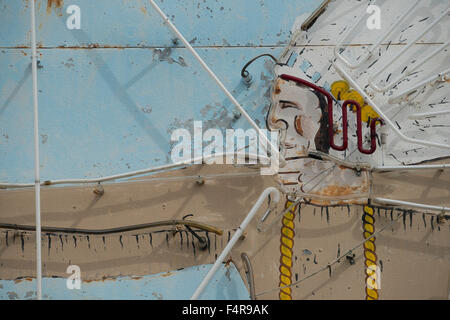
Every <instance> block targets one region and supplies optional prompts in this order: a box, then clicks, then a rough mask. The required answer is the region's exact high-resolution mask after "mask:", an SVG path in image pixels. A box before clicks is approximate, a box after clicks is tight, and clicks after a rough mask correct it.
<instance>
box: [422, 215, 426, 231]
mask: <svg viewBox="0 0 450 320" xmlns="http://www.w3.org/2000/svg"><path fill="white" fill-rule="evenodd" d="M422 220H423V226H424V227H425V228H426V227H427V220H426V219H425V213H422Z"/></svg>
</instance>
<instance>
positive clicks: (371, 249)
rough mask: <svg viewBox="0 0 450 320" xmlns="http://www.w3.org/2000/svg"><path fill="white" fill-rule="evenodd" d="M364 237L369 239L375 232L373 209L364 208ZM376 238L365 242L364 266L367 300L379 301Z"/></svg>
mask: <svg viewBox="0 0 450 320" xmlns="http://www.w3.org/2000/svg"><path fill="white" fill-rule="evenodd" d="M363 230H364V231H363V236H364V239H367V238H369V237H370V236H371V235H372V234H373V233H374V232H375V217H374V214H373V208H372V207H369V206H364V213H363ZM375 250H376V246H375V237H372V238H370V239H369V240H367V241H366V242H364V265H365V270H366V279H365V281H366V282H365V286H366V300H378V287H377V273H376V270H377V254H376V253H375Z"/></svg>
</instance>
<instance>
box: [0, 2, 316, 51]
mask: <svg viewBox="0 0 450 320" xmlns="http://www.w3.org/2000/svg"><path fill="white" fill-rule="evenodd" d="M28 1H29V0H26V1H17V0H0V17H1V19H0V23H1V25H2V29H1V30H5V29H4V28H3V27H6V26H9V28H8V31H9V32H1V33H0V46H11V47H12V46H27V45H29V43H30V39H31V38H30V33H29V25H30V22H29V11H28ZM49 2H52V1H51V0H37V6H36V8H37V10H36V15H37V19H36V26H37V27H38V30H37V31H38V34H37V41H38V42H39V43H41V45H42V46H44V47H54V46H60V45H65V46H78V45H89V44H93V43H98V44H100V45H111V46H128V47H135V46H154V47H165V46H171V45H172V43H171V39H172V38H174V36H173V35H172V34H171V33H170V32H169V30H168V29H167V28H166V27H164V26H163V25H162V24H161V18H160V17H159V16H158V15H157V14H156V13H155V12H154V10H153V8H152V6H151V5H150V3H149V2H148V1H145V0H128V1H115V2H111V1H110V0H96V1H92V0H76V1H75V0H73V1H71V0H65V1H64V4H63V8H56V9H55V6H56V4H55V3H56V2H57V1H55V0H54V1H53V2H52V3H53V6H52V9H51V10H50V11H49V12H48V11H47V4H48V3H49ZM156 2H157V4H158V5H159V6H160V8H161V9H162V10H163V11H164V12H165V13H166V15H167V16H168V17H169V18H170V19H171V20H172V21H173V22H174V23H175V25H176V26H177V27H178V28H179V29H180V30H181V32H182V33H183V34H185V36H186V39H187V40H188V41H191V40H192V43H193V45H195V46H210V45H219V46H261V45H264V46H274V45H279V44H286V43H287V41H288V40H289V32H290V30H291V28H292V26H293V24H294V21H295V18H296V17H297V16H299V15H301V14H303V13H305V12H311V11H313V10H314V9H315V6H317V5H318V4H320V2H321V1H320V0H302V1H298V0H289V1H286V0H285V1H278V0H245V1H242V0H207V1H206V0H196V1H186V0H165V1H161V0H157V1H156ZM71 4H76V5H78V6H79V7H80V9H81V30H68V29H67V28H66V19H67V17H68V14H66V8H67V7H68V6H69V5H71ZM78 33H85V34H88V35H89V38H84V39H82V41H80V38H79V37H78V36H77V34H78ZM193 39H195V40H193Z"/></svg>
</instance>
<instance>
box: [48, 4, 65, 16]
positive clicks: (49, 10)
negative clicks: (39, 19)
mask: <svg viewBox="0 0 450 320" xmlns="http://www.w3.org/2000/svg"><path fill="white" fill-rule="evenodd" d="M53 4H55V6H54V7H55V9H58V8H59V9H60V10H59V11H58V15H59V16H61V15H62V12H61V8H62V6H63V4H64V0H47V14H50V13H52V7H53Z"/></svg>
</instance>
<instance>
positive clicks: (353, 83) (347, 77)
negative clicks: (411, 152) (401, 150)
mask: <svg viewBox="0 0 450 320" xmlns="http://www.w3.org/2000/svg"><path fill="white" fill-rule="evenodd" d="M331 63H332V64H333V65H334V67H335V68H336V70H337V71H338V72H339V73H340V74H341V75H342V76H343V77H344V79H345V80H347V82H348V83H349V84H350V85H351V87H352V88H353V89H355V90H356V91H358V92H359V93H361V94H362V95H363V97H364V99H365V100H366V101H367V103H368V104H369V105H370V106H371V107H372V108H373V109H374V110H375V111H376V112H377V113H378V114H379V115H380V117H381V118H382V119H383V120H384V121H385V122H386V124H388V125H389V126H390V127H391V129H392V130H394V132H395V133H396V134H397V135H398V137H399V138H400V139H402V140H404V141H406V142H410V143H414V144H419V145H423V146H428V147H437V148H442V149H450V145H447V144H443V143H436V142H430V141H425V140H419V139H414V138H410V137H407V136H405V135H404V134H403V133H402V132H401V131H400V129H398V128H397V126H396V125H395V124H394V123H393V122H392V120H391V119H389V118H388V117H387V116H386V115H385V114H384V112H383V111H381V109H380V108H379V107H378V106H377V104H376V103H375V102H374V101H373V100H372V98H371V97H370V96H369V95H368V94H367V93H366V92H365V91H364V90H363V89H362V88H361V87H360V86H359V85H358V83H356V81H355V80H353V79H352V77H351V76H350V75H349V74H348V73H347V72H346V71H345V70H344V69H343V68H342V67H341V66H340V65H339V64H338V63H336V62H333V61H332V62H331Z"/></svg>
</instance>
